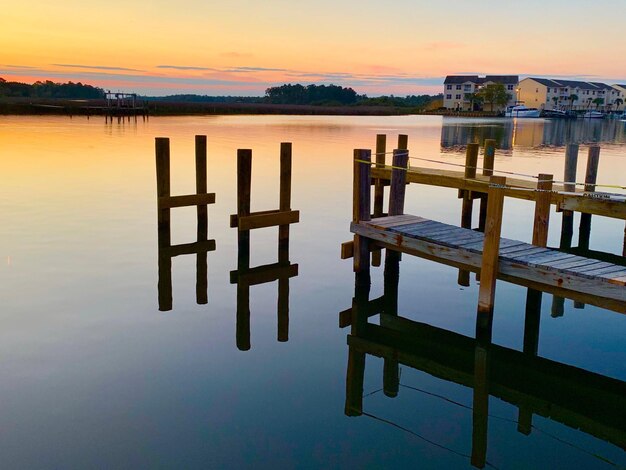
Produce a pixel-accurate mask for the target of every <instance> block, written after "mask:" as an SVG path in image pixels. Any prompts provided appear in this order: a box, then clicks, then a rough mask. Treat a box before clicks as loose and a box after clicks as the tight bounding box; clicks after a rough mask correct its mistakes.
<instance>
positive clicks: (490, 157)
mask: <svg viewBox="0 0 626 470" xmlns="http://www.w3.org/2000/svg"><path fill="white" fill-rule="evenodd" d="M495 158H496V141H495V139H485V154H484V156H483V176H491V175H493V168H494V165H495ZM486 218H487V194H483V195H482V197H481V198H480V215H479V216H478V230H479V231H481V232H484V231H485V219H486Z"/></svg>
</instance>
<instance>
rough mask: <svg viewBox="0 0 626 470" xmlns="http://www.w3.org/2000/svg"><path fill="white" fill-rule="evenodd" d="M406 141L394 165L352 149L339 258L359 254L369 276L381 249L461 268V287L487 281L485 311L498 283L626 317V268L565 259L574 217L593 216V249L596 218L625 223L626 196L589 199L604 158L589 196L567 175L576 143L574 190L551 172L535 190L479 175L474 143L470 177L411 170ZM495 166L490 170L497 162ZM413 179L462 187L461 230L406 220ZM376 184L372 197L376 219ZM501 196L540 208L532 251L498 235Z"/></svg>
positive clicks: (482, 296) (594, 152)
mask: <svg viewBox="0 0 626 470" xmlns="http://www.w3.org/2000/svg"><path fill="white" fill-rule="evenodd" d="M401 140H402V141H401V142H399V146H401V145H402V148H401V149H397V150H394V151H393V163H392V165H389V166H387V165H385V164H384V153H383V154H382V155H383V159H382V161H381V159H380V158H379V155H380V152H379V148H378V145H377V151H376V157H377V158H376V161H375V162H373V161H372V155H371V150H366V149H357V150H355V151H354V192H353V219H352V224H351V226H350V231H351V232H352V233H354V234H355V237H354V241H353V242H348V243H345V244H344V245H343V246H342V257H343V258H347V257H351V256H353V257H354V270H355V271H356V272H360V271H363V270H368V269H369V266H370V252H373V253H375V254H376V255H377V256H373V261H374V262H373V264H374V265H378V264H379V263H380V254H379V250H380V249H381V248H387V249H391V250H395V251H399V252H404V253H408V254H411V255H416V256H420V257H424V258H428V259H431V260H434V261H438V262H442V263H446V264H450V265H453V266H457V267H458V268H459V269H461V272H460V273H459V283H461V284H462V285H469V278H468V277H467V276H468V273H469V272H470V271H473V272H476V273H478V275H479V276H480V281H481V282H480V290H479V299H478V310H479V311H481V312H483V313H491V312H492V310H493V304H494V297H495V285H496V279H497V278H500V279H504V280H508V281H510V282H513V283H516V284H521V285H524V286H527V287H530V288H533V289H537V290H541V291H547V292H551V293H553V294H555V295H556V296H561V297H568V298H572V299H574V300H575V301H576V302H577V305H582V304H583V303H589V304H593V305H598V306H601V307H604V308H609V309H611V310H615V311H619V312H622V313H626V289H624V287H625V286H626V263H616V262H609V261H607V260H598V259H594V258H591V257H584V256H580V255H579V254H574V253H568V252H566V250H568V249H569V248H571V236H572V226H573V211H580V212H582V213H583V215H585V216H587V217H586V222H585V224H586V227H585V228H584V229H583V227H582V225H583V224H582V223H581V239H582V238H583V233H582V232H587V233H586V240H587V242H588V231H589V230H590V227H591V226H590V219H589V218H590V217H591V214H595V215H605V216H609V217H613V218H620V219H623V218H625V217H626V197H621V196H617V195H614V196H611V197H593V195H594V194H595V192H594V189H595V188H592V187H591V186H592V184H595V175H594V174H593V173H594V172H597V161H598V159H597V158H595V157H597V156H598V155H599V148H597V147H595V148H592V149H590V160H589V161H590V162H592V165H591V166H590V167H591V170H590V171H588V174H587V178H586V182H589V183H590V185H589V186H590V187H587V186H586V187H585V190H586V191H584V192H583V191H576V190H575V187H572V186H573V185H572V184H571V183H569V182H570V181H573V177H572V175H571V168H572V167H574V166H575V165H574V163H575V159H573V158H572V156H575V155H577V152H578V148H577V146H570V147H568V154H569V158H567V159H566V176H569V177H568V178H566V181H567V182H568V183H565V184H563V185H560V186H559V185H555V184H553V183H554V181H553V180H554V178H553V176H552V175H545V174H541V175H539V176H538V177H537V182H536V183H532V182H528V181H521V180H517V179H510V178H504V177H501V176H493V175H492V173H493V170H492V169H488V171H485V172H484V175H483V176H482V177H479V176H477V175H476V169H477V165H476V160H477V157H478V144H470V145H469V146H468V152H467V166H466V168H465V170H466V171H465V172H464V173H460V172H449V171H447V170H445V171H442V170H428V171H427V170H425V169H419V171H414V168H413V167H411V166H410V165H409V151H408V150H407V148H406V139H401ZM485 155H486V157H489V156H490V157H491V158H490V159H491V160H493V148H492V149H491V150H489V151H488V149H487V148H486V151H485ZM592 157H594V158H592ZM485 160H486V161H487V160H488V159H487V158H485ZM567 162H569V164H567ZM594 162H595V163H594ZM373 165H375V166H374V167H372V166H373ZM489 165H490V166H491V167H493V162H491V163H489ZM594 165H595V167H594ZM384 172H386V173H384ZM568 172H569V173H570V175H568ZM410 182H419V183H422V184H431V185H437V186H446V187H451V188H457V189H458V190H459V197H461V198H462V200H463V208H462V217H461V227H457V226H453V225H448V224H444V223H441V222H437V221H434V220H428V219H424V218H422V217H419V216H417V215H410V214H405V213H404V200H405V192H406V186H407V184H409V183H410ZM385 183H387V184H389V186H390V192H389V209H388V212H387V213H386V214H385V213H383V212H382V200H383V195H382V193H383V190H384V185H385ZM372 185H374V190H375V194H374V198H373V199H374V211H373V214H372V208H371V205H372V201H371V200H372ZM505 197H514V198H521V199H526V200H531V201H534V202H535V217H534V225H533V227H532V244H530V243H526V242H523V241H518V240H509V239H504V238H501V236H500V234H501V226H502V217H503V210H504V201H505ZM474 199H480V200H481V210H480V221H479V227H478V230H472V228H471V227H472V223H471V222H472V221H471V213H472V203H473V200H474ZM554 204H555V205H556V206H557V210H559V211H562V212H563V223H562V229H563V230H562V233H561V244H560V248H561V249H559V250H557V249H551V248H548V247H547V246H546V245H547V239H548V226H549V219H550V211H551V206H552V205H554ZM587 242H585V244H587ZM587 247H588V246H587ZM377 252H378V253H377ZM557 303H558V302H557Z"/></svg>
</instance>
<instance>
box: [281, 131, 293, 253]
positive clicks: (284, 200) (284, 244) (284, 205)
mask: <svg viewBox="0 0 626 470" xmlns="http://www.w3.org/2000/svg"><path fill="white" fill-rule="evenodd" d="M279 210H281V211H290V210H291V142H283V143H281V144H280V205H279ZM285 250H286V252H285ZM281 252H283V255H286V257H287V259H289V224H286V225H279V226H278V253H279V257H280V253H281Z"/></svg>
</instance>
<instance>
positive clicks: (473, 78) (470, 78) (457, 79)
mask: <svg viewBox="0 0 626 470" xmlns="http://www.w3.org/2000/svg"><path fill="white" fill-rule="evenodd" d="M465 82H474V83H478V75H448V76H447V77H446V79H445V80H444V82H443V84H444V85H448V84H454V83H465Z"/></svg>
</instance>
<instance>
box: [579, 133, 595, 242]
mask: <svg viewBox="0 0 626 470" xmlns="http://www.w3.org/2000/svg"><path fill="white" fill-rule="evenodd" d="M599 163H600V146H599V145H591V146H590V147H589V153H588V154H587V170H586V172H585V191H586V192H595V190H596V180H597V178H598V165H599ZM590 236H591V214H587V213H584V212H582V213H581V214H580V225H579V226H578V247H579V248H581V249H583V250H588V249H589V239H590Z"/></svg>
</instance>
